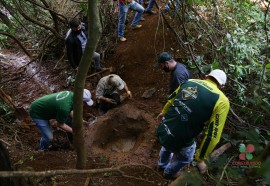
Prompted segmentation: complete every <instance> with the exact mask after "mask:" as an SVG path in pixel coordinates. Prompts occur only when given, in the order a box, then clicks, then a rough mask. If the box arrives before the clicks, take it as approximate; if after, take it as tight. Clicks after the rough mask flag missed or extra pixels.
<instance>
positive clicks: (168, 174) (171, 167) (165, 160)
mask: <svg viewBox="0 0 270 186" xmlns="http://www.w3.org/2000/svg"><path fill="white" fill-rule="evenodd" d="M195 150H196V143H195V142H194V143H193V144H192V145H190V146H188V147H184V148H182V149H181V150H180V151H178V152H174V153H172V152H171V151H169V150H167V149H166V148H165V147H161V150H160V152H159V157H160V158H159V160H158V168H159V169H161V170H164V173H163V176H164V178H165V179H174V178H175V177H177V173H179V172H180V171H181V170H183V168H184V167H185V166H186V165H187V164H189V163H190V162H191V161H192V160H193V156H194V153H195ZM173 155H175V159H174V161H173V162H171V160H172V159H173Z"/></svg>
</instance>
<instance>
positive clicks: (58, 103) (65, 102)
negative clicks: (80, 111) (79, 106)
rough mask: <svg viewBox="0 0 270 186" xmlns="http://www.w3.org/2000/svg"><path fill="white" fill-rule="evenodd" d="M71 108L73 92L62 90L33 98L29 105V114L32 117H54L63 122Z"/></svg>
mask: <svg viewBox="0 0 270 186" xmlns="http://www.w3.org/2000/svg"><path fill="white" fill-rule="evenodd" d="M72 109H73V92H71V91H63V92H58V93H54V94H49V95H46V96H43V97H41V98H39V99H37V100H35V101H34V102H33V103H32V104H31V106H30V110H29V113H30V116H31V117H32V118H34V119H44V120H50V119H56V120H57V121H58V122H59V123H65V122H66V121H67V119H68V117H69V116H70V112H71V110H72Z"/></svg>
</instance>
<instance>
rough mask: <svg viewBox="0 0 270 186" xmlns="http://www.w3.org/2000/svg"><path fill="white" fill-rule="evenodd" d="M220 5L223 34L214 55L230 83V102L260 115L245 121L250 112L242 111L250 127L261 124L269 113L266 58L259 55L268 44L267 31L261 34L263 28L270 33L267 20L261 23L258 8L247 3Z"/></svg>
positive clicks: (267, 64)
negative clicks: (231, 93) (218, 57)
mask: <svg viewBox="0 0 270 186" xmlns="http://www.w3.org/2000/svg"><path fill="white" fill-rule="evenodd" d="M223 3H224V4H223V6H221V7H222V8H221V9H220V12H222V13H221V20H222V21H223V23H224V25H223V26H225V29H226V30H227V33H226V37H224V39H223V40H222V44H221V45H220V47H219V49H218V51H219V54H220V55H221V56H222V58H223V59H224V60H223V62H222V63H223V64H222V65H223V68H225V70H226V71H227V73H228V77H229V78H231V79H233V80H234V82H230V81H229V82H230V83H231V84H230V86H231V87H232V88H233V92H235V93H234V94H233V95H234V96H231V97H230V100H231V101H233V102H237V103H240V104H242V105H244V106H247V107H249V108H252V109H254V110H256V109H259V110H260V111H263V112H262V113H261V114H259V117H253V118H252V119H249V116H252V115H253V113H252V111H251V110H249V111H247V110H246V111H244V110H242V111H243V112H244V113H245V114H246V115H245V116H246V117H247V118H246V119H249V121H251V123H263V122H264V121H265V115H267V114H269V113H270V104H269V101H270V100H269V90H270V86H269V83H268V82H269V78H270V73H269V67H270V65H269V62H267V58H269V55H268V56H267V53H264V54H262V50H263V48H265V47H266V46H267V45H268V44H269V43H267V40H266V39H267V37H266V33H267V34H268V35H269V31H268V32H265V24H266V29H267V30H269V29H270V26H269V24H268V23H269V22H270V20H269V16H268V18H267V20H265V12H264V11H263V10H262V9H261V7H260V6H259V4H257V3H252V2H250V1H237V0H232V1H224V2H223ZM235 12H237V13H235ZM268 60H269V59H268ZM263 113H264V114H263Z"/></svg>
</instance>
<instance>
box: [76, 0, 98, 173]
mask: <svg viewBox="0 0 270 186" xmlns="http://www.w3.org/2000/svg"><path fill="white" fill-rule="evenodd" d="M97 6H98V0H88V25H89V27H88V28H89V30H88V32H89V37H88V40H87V44H86V48H85V51H84V53H83V56H82V59H81V62H80V65H79V69H78V73H77V75H76V79H75V85H74V86H75V91H74V106H73V109H74V117H73V134H74V147H75V149H76V153H77V164H76V168H77V169H83V168H85V165H86V157H87V156H86V148H85V143H84V130H83V119H82V115H83V89H84V85H85V80H86V76H87V72H88V69H89V66H90V62H91V60H89V59H92V57H93V55H94V52H95V50H96V46H97V44H98V41H99V38H100V35H101V26H100V20H99V14H98V7H97Z"/></svg>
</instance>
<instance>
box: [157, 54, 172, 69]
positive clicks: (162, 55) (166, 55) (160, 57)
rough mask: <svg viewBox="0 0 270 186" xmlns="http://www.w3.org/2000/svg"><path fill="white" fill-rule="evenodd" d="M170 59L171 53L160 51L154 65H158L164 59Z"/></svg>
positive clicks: (164, 60)
mask: <svg viewBox="0 0 270 186" xmlns="http://www.w3.org/2000/svg"><path fill="white" fill-rule="evenodd" d="M171 59H173V57H172V56H171V54H169V53H168V52H162V53H160V54H159V56H158V60H157V63H156V65H155V66H158V65H159V64H160V63H165V62H166V61H170V60H171Z"/></svg>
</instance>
